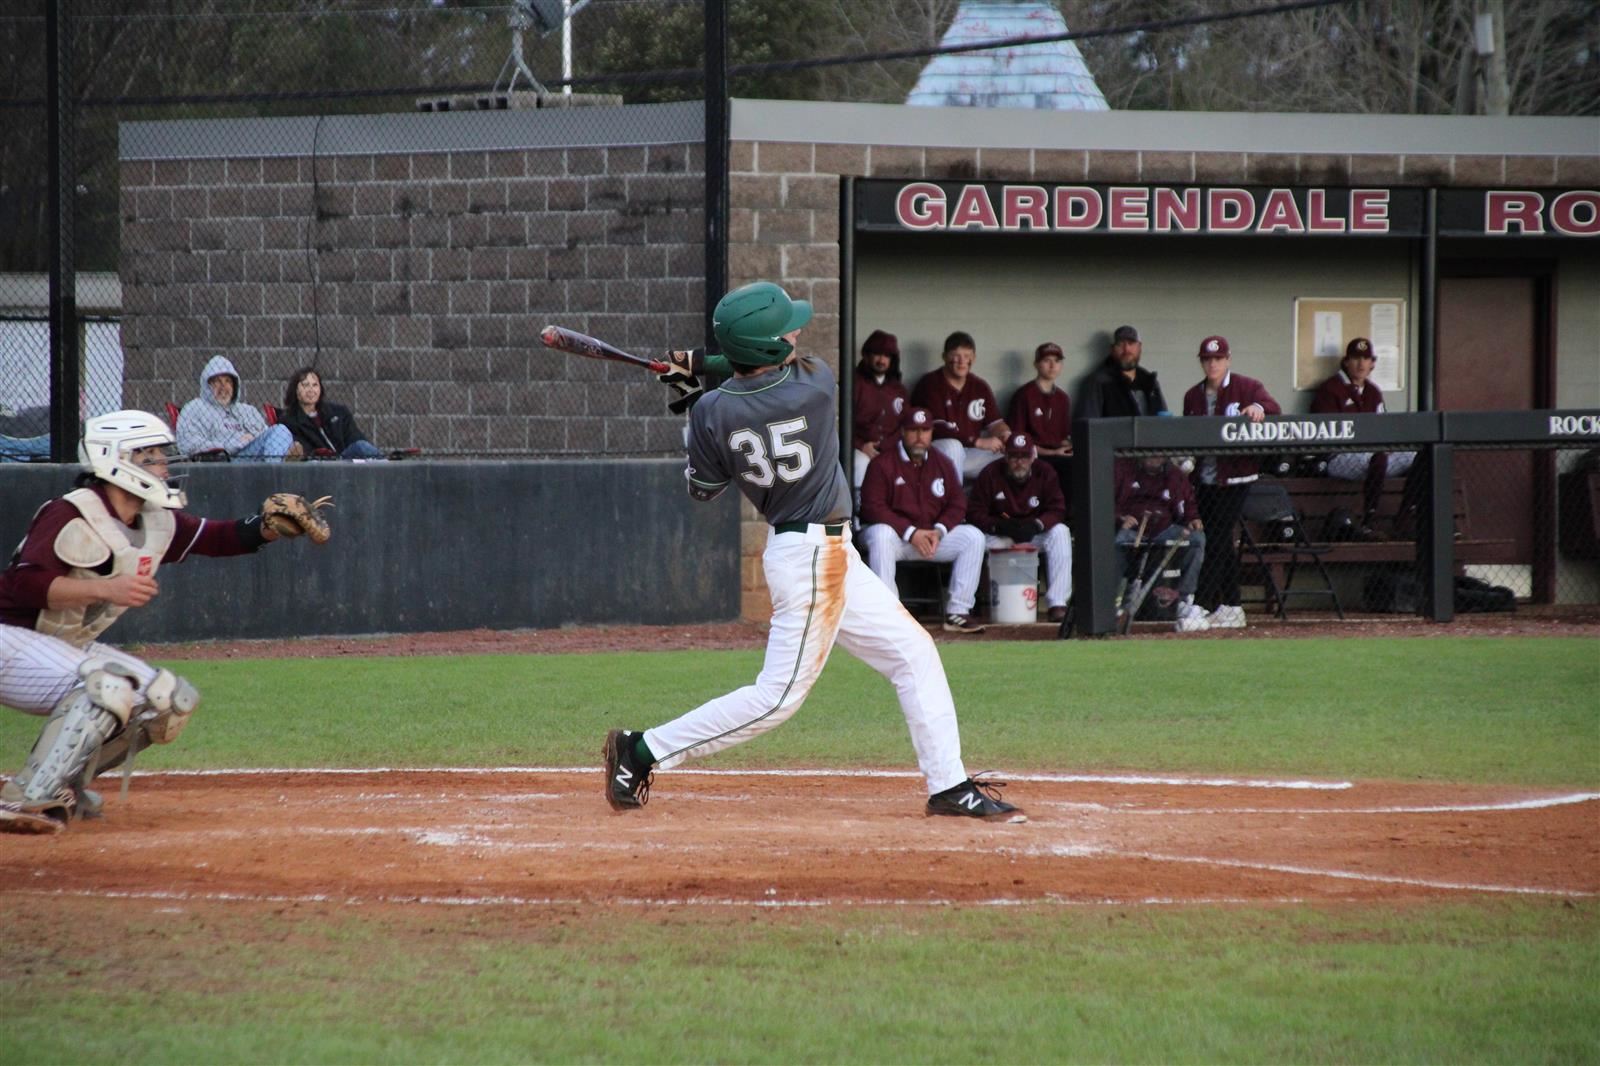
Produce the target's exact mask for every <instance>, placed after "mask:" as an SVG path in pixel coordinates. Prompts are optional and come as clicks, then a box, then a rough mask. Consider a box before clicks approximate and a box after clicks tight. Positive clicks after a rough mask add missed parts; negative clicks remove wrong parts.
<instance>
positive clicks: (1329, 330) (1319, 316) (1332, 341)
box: [1311, 311, 1344, 359]
mask: <svg viewBox="0 0 1600 1066" xmlns="http://www.w3.org/2000/svg"><path fill="white" fill-rule="evenodd" d="M1312 332H1313V334H1314V337H1313V339H1312V348H1311V351H1312V354H1314V355H1319V356H1320V355H1331V356H1333V358H1335V359H1338V358H1339V357H1340V356H1342V355H1344V316H1343V315H1342V314H1340V313H1339V312H1337V311H1318V312H1317V313H1316V315H1315V316H1314V317H1313V321H1312Z"/></svg>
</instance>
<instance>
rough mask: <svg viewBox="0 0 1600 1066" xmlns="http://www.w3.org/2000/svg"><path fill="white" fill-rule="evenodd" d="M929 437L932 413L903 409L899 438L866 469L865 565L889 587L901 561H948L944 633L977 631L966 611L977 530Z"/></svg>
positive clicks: (973, 582)
mask: <svg viewBox="0 0 1600 1066" xmlns="http://www.w3.org/2000/svg"><path fill="white" fill-rule="evenodd" d="M932 439H933V417H932V416H931V415H930V414H929V413H928V412H927V411H926V410H925V409H924V408H921V407H908V408H906V410H905V413H904V414H903V415H901V416H900V443H899V444H898V445H897V446H895V447H894V448H892V449H889V450H886V451H884V452H883V453H881V454H880V455H879V456H878V457H877V458H876V459H874V460H872V463H871V465H869V466H868V467H867V479H866V481H865V482H863V483H862V485H861V522H862V524H863V526H864V527H865V528H864V529H863V530H862V537H863V538H864V539H865V540H866V543H867V565H869V566H871V567H872V570H873V573H875V574H877V575H878V576H879V577H880V578H882V579H883V583H884V584H885V585H888V586H889V587H890V588H892V589H893V588H896V585H895V570H896V568H897V566H898V564H899V562H900V560H901V559H919V558H920V559H929V560H932V561H933V562H938V563H953V564H954V566H952V567H951V571H950V602H949V604H948V605H947V606H946V608H945V609H946V611H947V613H946V615H945V619H944V628H945V631H946V632H950V633H982V632H983V630H984V627H983V626H981V625H978V624H977V623H975V622H973V621H972V618H971V612H972V604H973V602H974V601H975V600H976V599H977V592H978V574H979V572H980V571H981V570H982V569H983V551H984V542H983V534H982V533H981V532H979V531H978V530H977V529H975V528H974V527H972V526H970V525H966V524H964V521H963V520H964V519H965V517H966V513H967V500H966V496H965V495H964V494H963V493H962V491H961V482H960V480H959V479H957V477H956V470H955V466H954V464H952V463H951V462H950V460H949V459H947V458H945V457H944V456H943V455H941V454H939V453H938V452H937V451H934V450H933V448H932V446H931V445H932Z"/></svg>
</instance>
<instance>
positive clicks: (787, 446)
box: [687, 359, 850, 525]
mask: <svg viewBox="0 0 1600 1066" xmlns="http://www.w3.org/2000/svg"><path fill="white" fill-rule="evenodd" d="M808 364H809V365H808ZM836 388H837V383H836V381H835V380H834V376H833V371H832V370H830V369H829V368H828V366H827V364H825V363H823V362H822V361H821V360H816V359H812V360H804V359H802V360H796V361H795V362H793V363H791V364H789V365H788V366H785V367H780V368H779V369H777V370H771V371H768V372H767V373H765V374H760V375H758V376H756V377H752V378H734V379H732V380H731V381H726V382H724V383H723V384H722V385H721V386H719V387H718V388H716V389H714V390H713V391H711V392H709V393H707V394H706V395H705V396H704V397H703V398H702V399H701V400H700V402H699V403H697V404H695V406H694V409H693V411H692V412H691V414H690V417H689V469H688V471H687V474H688V478H689V489H690V492H691V493H692V494H693V495H695V496H696V497H698V498H701V499H710V498H712V497H713V496H716V495H717V494H718V493H720V492H721V491H722V490H723V489H725V488H727V487H728V485H729V484H730V483H735V484H737V485H738V486H739V491H740V492H742V493H744V495H745V498H746V499H748V500H749V501H750V502H751V503H752V504H754V505H755V509H756V510H758V511H760V512H761V514H762V516H763V517H764V518H766V520H767V521H768V522H770V523H772V524H773V525H779V524H781V523H784V522H828V521H832V522H838V521H843V519H844V518H845V516H847V515H849V513H850V486H849V484H848V483H847V482H846V481H845V477H844V468H843V467H841V466H840V465H839V434H838V430H837V428H836V426H835V416H834V392H835V390H836Z"/></svg>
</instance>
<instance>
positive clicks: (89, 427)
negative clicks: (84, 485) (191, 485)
mask: <svg viewBox="0 0 1600 1066" xmlns="http://www.w3.org/2000/svg"><path fill="white" fill-rule="evenodd" d="M140 448H161V449H162V450H163V452H164V454H165V455H166V456H167V457H168V458H169V459H172V458H176V455H177V441H176V440H175V439H174V438H173V436H172V430H170V429H168V428H167V424H166V423H165V422H163V421H161V419H159V418H157V417H156V416H155V415H152V414H147V413H146V412H144V411H112V412H111V413H110V414H106V415H97V416H95V417H94V418H91V419H89V421H88V422H87V423H86V424H85V425H84V427H83V441H82V442H81V443H80V444H79V445H78V461H79V462H80V463H83V464H84V465H86V466H87V467H88V468H89V469H90V470H92V471H93V472H94V476H95V477H97V478H99V479H100V480H101V481H106V482H110V483H111V484H113V485H115V486H117V487H118V488H120V489H125V490H126V491H128V492H130V493H132V494H133V495H135V496H137V497H139V498H140V499H142V500H149V501H150V502H151V503H154V504H158V505H159V506H162V507H167V508H171V509H173V510H176V509H178V508H180V507H182V506H183V505H184V504H185V503H187V502H188V500H187V498H186V497H185V496H184V494H183V489H182V488H181V487H180V486H179V485H177V484H176V482H177V481H179V480H180V479H179V478H170V479H167V480H163V479H162V478H159V477H156V476H155V474H153V473H151V472H150V471H149V470H147V469H145V468H144V467H143V466H140V465H138V464H136V463H134V461H133V453H134V452H135V451H136V450H138V449H140Z"/></svg>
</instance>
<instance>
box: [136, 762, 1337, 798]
mask: <svg viewBox="0 0 1600 1066" xmlns="http://www.w3.org/2000/svg"><path fill="white" fill-rule="evenodd" d="M600 772H601V770H600V767H597V766H360V767H327V768H316V767H303V766H297V767H279V768H271V767H244V768H237V769H231V770H230V769H216V770H135V771H134V774H133V776H134V777H152V778H156V777H266V776H275V775H279V774H283V775H290V774H310V775H314V776H317V777H347V776H352V777H353V776H369V775H373V774H461V775H467V776H470V775H482V774H584V775H589V774H598V773H600ZM661 773H663V774H670V775H671V776H673V777H678V776H685V777H687V776H690V775H698V776H702V777H734V778H739V777H827V778H839V777H856V778H860V777H879V778H889V779H899V778H915V779H917V780H919V781H920V780H921V779H922V775H921V774H920V773H918V772H917V771H915V770H823V769H816V770H703V769H684V768H683V767H677V768H674V769H672V770H663V771H661ZM996 777H997V778H999V779H1000V780H1002V781H1037V782H1044V783H1058V784H1110V785H1173V786H1182V785H1192V786H1199V787H1206V788H1286V789H1299V790H1310V791H1327V792H1338V791H1342V790H1344V789H1348V788H1354V787H1355V785H1354V784H1353V783H1352V782H1350V781H1300V780H1276V779H1273V778H1245V777H1184V776H1172V775H1153V774H1009V773H1003V772H996Z"/></svg>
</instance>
